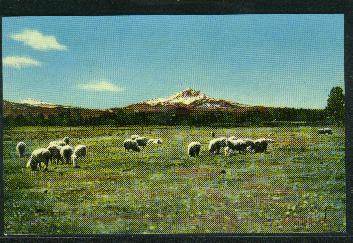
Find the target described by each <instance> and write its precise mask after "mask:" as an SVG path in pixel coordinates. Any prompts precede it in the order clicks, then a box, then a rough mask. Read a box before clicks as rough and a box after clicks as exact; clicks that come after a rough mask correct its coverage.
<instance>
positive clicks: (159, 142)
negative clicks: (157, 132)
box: [147, 138, 162, 144]
mask: <svg viewBox="0 0 353 243" xmlns="http://www.w3.org/2000/svg"><path fill="white" fill-rule="evenodd" d="M147 144H162V139H160V138H151V139H148V141H147Z"/></svg>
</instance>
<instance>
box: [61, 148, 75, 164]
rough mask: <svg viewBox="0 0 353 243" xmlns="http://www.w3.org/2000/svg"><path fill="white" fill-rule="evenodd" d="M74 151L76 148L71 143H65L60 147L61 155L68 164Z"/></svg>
mask: <svg viewBox="0 0 353 243" xmlns="http://www.w3.org/2000/svg"><path fill="white" fill-rule="evenodd" d="M73 153H74V149H73V148H72V147H71V146H70V145H65V146H63V147H62V148H61V149H60V155H61V157H62V158H63V160H64V162H65V163H66V164H69V163H70V159H71V156H72V154H73Z"/></svg>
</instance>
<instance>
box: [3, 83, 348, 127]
mask: <svg viewBox="0 0 353 243" xmlns="http://www.w3.org/2000/svg"><path fill="white" fill-rule="evenodd" d="M4 123H5V126H7V127H8V126H98V125H111V126H127V125H144V126H148V125H166V126H168V125H189V126H280V125H288V124H291V125H295V124H298V125H326V124H327V125H328V124H338V125H342V124H343V123H344V94H343V90H342V88H340V87H335V88H333V89H332V90H331V92H330V95H329V97H328V101H327V107H326V108H325V109H297V108H273V107H254V108H252V109H250V110H246V111H243V112H241V111H235V112H234V111H188V112H186V111H185V110H184V109H176V110H174V111H169V112H134V111H132V110H126V109H117V110H116V111H114V112H108V111H107V112H106V113H102V114H101V115H99V116H97V114H92V115H91V116H90V115H87V114H85V115H82V114H81V113H80V112H71V111H70V110H66V111H61V112H59V113H57V114H53V115H49V116H48V117H45V116H44V115H43V114H39V115H26V116H24V115H18V116H16V117H14V116H11V115H9V116H6V117H4Z"/></svg>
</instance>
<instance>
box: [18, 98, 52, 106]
mask: <svg viewBox="0 0 353 243" xmlns="http://www.w3.org/2000/svg"><path fill="white" fill-rule="evenodd" d="M19 103H22V104H27V105H33V106H54V107H56V106H57V105H55V104H53V103H48V102H43V101H40V100H35V99H31V98H28V99H25V100H22V101H20V102H19Z"/></svg>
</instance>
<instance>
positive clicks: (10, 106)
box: [3, 99, 109, 118]
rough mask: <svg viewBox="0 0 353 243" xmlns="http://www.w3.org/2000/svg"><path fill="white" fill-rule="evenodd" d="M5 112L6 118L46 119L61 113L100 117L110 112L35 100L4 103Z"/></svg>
mask: <svg viewBox="0 0 353 243" xmlns="http://www.w3.org/2000/svg"><path fill="white" fill-rule="evenodd" d="M3 105H4V106H3V108H4V109H3V110H4V116H5V117H6V116H14V117H16V116H19V115H22V116H28V115H30V116H38V115H43V116H44V117H46V118H47V117H49V116H56V115H58V114H60V113H65V112H66V113H67V112H73V113H76V114H77V113H79V114H80V115H82V116H100V115H102V114H106V113H108V112H109V111H108V110H100V109H86V108H80V107H71V106H64V105H56V104H51V103H46V102H42V101H36V100H33V99H27V100H24V101H22V102H12V101H7V100H4V101H3Z"/></svg>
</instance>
